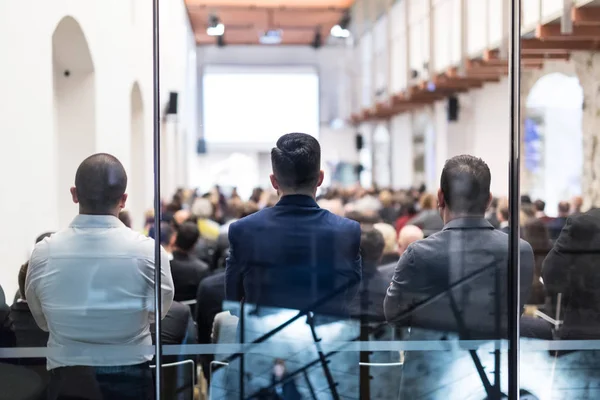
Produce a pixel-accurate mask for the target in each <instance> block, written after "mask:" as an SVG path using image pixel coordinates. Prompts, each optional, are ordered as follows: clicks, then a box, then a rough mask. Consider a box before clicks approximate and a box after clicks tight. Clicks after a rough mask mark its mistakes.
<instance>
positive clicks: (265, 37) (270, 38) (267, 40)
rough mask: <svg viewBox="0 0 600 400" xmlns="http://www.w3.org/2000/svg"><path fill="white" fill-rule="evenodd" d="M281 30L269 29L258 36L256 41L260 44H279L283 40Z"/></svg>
mask: <svg viewBox="0 0 600 400" xmlns="http://www.w3.org/2000/svg"><path fill="white" fill-rule="evenodd" d="M282 35H283V32H282V30H281V29H271V30H268V31H266V32H265V33H263V34H262V35H260V37H259V38H258V41H259V42H260V44H280V43H281V41H282V40H283V38H282Z"/></svg>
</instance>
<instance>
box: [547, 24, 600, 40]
mask: <svg viewBox="0 0 600 400" xmlns="http://www.w3.org/2000/svg"><path fill="white" fill-rule="evenodd" d="M535 37H536V38H538V39H543V40H599V39H600V25H597V26H594V25H583V26H582V25H578V26H574V27H573V33H569V34H562V33H561V31H560V24H548V25H538V26H537V28H536V29H535Z"/></svg>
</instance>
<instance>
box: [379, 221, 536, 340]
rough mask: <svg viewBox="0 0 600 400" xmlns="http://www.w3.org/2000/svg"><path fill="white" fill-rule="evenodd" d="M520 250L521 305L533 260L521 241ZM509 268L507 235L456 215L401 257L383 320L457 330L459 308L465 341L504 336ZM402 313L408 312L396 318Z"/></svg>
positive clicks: (485, 224) (413, 245) (387, 299)
mask: <svg viewBox="0 0 600 400" xmlns="http://www.w3.org/2000/svg"><path fill="white" fill-rule="evenodd" d="M520 250H521V287H520V293H521V303H522V305H523V302H524V301H525V300H526V299H527V298H528V295H529V290H530V288H531V285H532V279H533V265H534V258H533V251H532V249H531V246H530V245H529V244H528V243H527V242H525V241H523V240H521V244H520ZM507 267H508V235H507V234H506V233H503V232H500V231H498V230H495V229H494V227H493V226H492V225H491V224H490V223H489V222H487V221H486V220H485V219H484V218H460V219H455V220H453V221H451V222H449V223H448V224H446V225H445V226H444V228H443V229H442V230H441V231H440V232H438V233H436V234H434V235H432V236H430V237H428V238H426V239H424V240H420V241H417V242H415V243H413V244H411V245H410V246H409V247H408V249H407V250H406V252H405V253H404V254H403V255H402V257H401V258H400V261H399V262H398V265H397V266H396V269H395V271H394V277H393V279H392V284H391V285H390V287H389V288H388V290H387V295H386V298H385V302H384V309H385V314H386V318H387V320H388V321H394V322H397V323H398V324H400V325H405V326H413V327H420V328H425V329H433V330H438V331H447V332H457V333H461V329H460V326H459V325H458V324H457V318H456V315H457V313H456V312H455V310H458V311H459V312H458V315H460V318H461V319H462V322H463V324H462V325H463V326H464V329H462V333H463V334H461V336H463V338H464V339H467V337H464V336H469V337H468V339H476V338H477V339H485V338H496V337H498V335H501V336H502V337H505V336H506V329H507V328H506V325H507V316H506V307H507V306H506V304H507V297H506V296H507V293H506V286H507V285H506V282H507ZM497 294H498V295H497ZM424 302H426V304H423V303H424ZM452 303H454V305H453V304H452ZM409 311H410V312H409ZM406 314H410V316H408V317H407V318H402V320H401V321H395V319H398V317H402V316H403V315H406ZM496 315H499V316H500V319H499V321H500V326H498V324H497V323H496V321H497V320H496V318H495V316H496ZM500 330H501V331H500ZM465 333H466V335H464V334H465Z"/></svg>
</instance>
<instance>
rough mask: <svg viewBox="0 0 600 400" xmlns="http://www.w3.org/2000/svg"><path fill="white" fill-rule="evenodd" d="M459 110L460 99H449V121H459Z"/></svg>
mask: <svg viewBox="0 0 600 400" xmlns="http://www.w3.org/2000/svg"><path fill="white" fill-rule="evenodd" d="M459 109H460V104H459V102H458V97H456V96H450V97H448V121H458V112H459Z"/></svg>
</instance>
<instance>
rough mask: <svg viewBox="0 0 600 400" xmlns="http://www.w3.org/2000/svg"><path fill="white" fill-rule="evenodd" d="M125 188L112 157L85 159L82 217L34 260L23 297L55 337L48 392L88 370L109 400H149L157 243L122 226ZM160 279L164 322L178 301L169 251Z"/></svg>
mask: <svg viewBox="0 0 600 400" xmlns="http://www.w3.org/2000/svg"><path fill="white" fill-rule="evenodd" d="M126 186H127V174H126V173H125V169H124V168H123V165H122V164H121V163H120V162H119V160H117V159H116V158H115V157H113V156H111V155H109V154H95V155H92V156H90V157H88V158H87V159H85V160H84V161H83V162H82V163H81V165H80V166H79V168H78V169H77V173H76V175H75V187H72V188H71V194H72V197H73V202H74V203H76V204H79V215H78V216H76V217H75V219H74V220H73V222H72V223H71V225H70V226H69V227H68V228H67V229H65V230H62V231H59V232H57V233H55V234H54V235H52V237H50V238H47V239H45V240H44V241H42V242H41V243H39V244H38V245H37V246H36V247H35V249H34V251H33V254H32V255H31V259H30V262H29V272H28V274H27V279H26V283H25V292H26V296H27V301H28V303H29V307H30V309H31V312H32V314H33V316H34V318H35V320H36V322H37V324H38V325H39V327H40V328H41V329H43V330H45V331H48V332H49V333H50V335H49V339H48V349H49V352H50V353H49V355H48V364H47V367H48V369H49V370H51V372H52V379H53V382H51V385H50V387H51V391H57V392H60V390H62V389H60V388H61V387H63V388H64V386H65V385H69V384H71V383H68V384H66V383H65V380H69V379H71V382H72V381H77V380H80V378H79V377H77V378H75V379H72V378H73V376H74V374H73V371H75V370H77V371H81V370H82V369H83V370H85V371H87V372H86V373H87V375H92V376H93V377H94V380H95V381H97V387H98V390H99V391H100V392H101V394H102V398H104V399H107V400H108V399H111V400H112V399H136V400H137V399H151V398H152V393H153V391H152V386H153V383H152V375H151V373H150V368H149V361H150V360H151V359H152V355H151V354H148V353H147V352H146V353H144V352H143V351H139V349H140V348H141V347H142V346H144V347H145V348H146V349H147V348H148V346H151V345H152V338H151V335H150V323H151V322H152V321H153V319H154V271H155V256H154V240H152V239H150V238H147V237H145V236H142V235H141V234H139V233H137V232H135V231H133V230H131V229H129V228H127V227H126V226H125V225H124V224H123V223H122V222H121V221H120V220H119V219H118V215H119V212H120V211H121V210H122V209H123V207H124V206H125V202H126V200H127V194H126V193H125V189H126ZM161 277H162V278H161V282H162V287H161V293H160V295H161V299H162V316H161V318H162V317H164V316H165V315H166V314H167V312H168V311H169V308H170V307H171V303H172V301H173V296H174V290H173V280H172V278H171V271H170V267H169V259H168V256H167V254H166V253H165V252H164V250H163V251H162V257H161ZM121 346H126V347H121ZM136 348H138V351H136ZM90 367H91V368H90ZM75 375H77V374H75ZM69 377H70V378H69ZM56 396H58V393H57V394H56Z"/></svg>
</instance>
